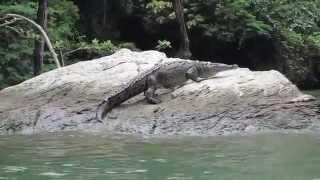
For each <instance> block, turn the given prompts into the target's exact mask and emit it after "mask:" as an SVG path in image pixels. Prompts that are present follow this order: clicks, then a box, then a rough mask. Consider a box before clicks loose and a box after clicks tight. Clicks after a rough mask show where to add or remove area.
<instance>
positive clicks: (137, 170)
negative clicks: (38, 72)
mask: <svg viewBox="0 0 320 180" xmlns="http://www.w3.org/2000/svg"><path fill="white" fill-rule="evenodd" d="M319 154H320V138H318V136H317V135H304V134H297V135H294V134H291V135H288V134H287V135H286V134H269V135H257V136H250V137H245V136H244V137H206V138H193V137H186V138H172V139H159V138H158V139H156V138H149V139H138V138H130V137H115V136H113V137H109V136H107V135H105V136H103V135H86V134H64V135H56V134H50V135H42V136H11V137H6V136H3V137H0V180H1V179H32V180H37V179H48V178H49V179H70V180H71V179H72V180H74V179H79V180H82V179H83V180H87V179H92V180H100V179H101V180H102V179H103V180H106V179H110V180H130V179H135V180H143V179H147V180H149V179H150V180H170V179H172V180H173V179H188V180H189V179H195V180H204V179H206V180H213V179H224V180H229V179H230V180H241V179H244V180H250V179H252V180H257V179H259V180H264V179H265V180H270V179H272V180H276V179H279V180H284V179H288V180H295V179H296V180H302V179H303V180H316V179H320V169H319V168H320V156H319Z"/></svg>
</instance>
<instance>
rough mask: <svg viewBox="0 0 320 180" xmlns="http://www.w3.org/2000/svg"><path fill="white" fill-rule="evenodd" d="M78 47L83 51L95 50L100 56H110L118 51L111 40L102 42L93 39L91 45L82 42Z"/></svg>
mask: <svg viewBox="0 0 320 180" xmlns="http://www.w3.org/2000/svg"><path fill="white" fill-rule="evenodd" d="M77 46H78V47H79V48H82V49H90V50H93V51H95V53H97V54H99V56H106V55H110V54H112V53H114V52H115V51H116V50H117V49H118V48H117V47H116V46H115V45H114V44H113V43H112V42H111V41H110V40H108V41H103V42H100V41H99V40H97V39H93V40H92V41H91V42H90V43H87V42H81V43H79V45H77Z"/></svg>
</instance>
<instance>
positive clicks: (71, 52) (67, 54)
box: [63, 47, 93, 57]
mask: <svg viewBox="0 0 320 180" xmlns="http://www.w3.org/2000/svg"><path fill="white" fill-rule="evenodd" d="M88 49H93V48H89V47H80V48H77V49H74V50H71V51H68V52H66V53H64V54H63V57H65V56H69V55H70V54H73V53H75V52H77V51H82V50H88Z"/></svg>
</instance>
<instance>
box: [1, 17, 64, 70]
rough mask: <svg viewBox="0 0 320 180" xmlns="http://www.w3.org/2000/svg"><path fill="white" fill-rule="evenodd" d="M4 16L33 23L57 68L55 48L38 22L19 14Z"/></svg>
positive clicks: (57, 61) (57, 60) (58, 65)
mask: <svg viewBox="0 0 320 180" xmlns="http://www.w3.org/2000/svg"><path fill="white" fill-rule="evenodd" d="M5 16H6V17H12V18H18V19H23V20H26V21H27V22H29V23H31V24H32V25H34V26H35V27H36V28H37V29H38V30H39V31H40V33H41V35H42V36H43V38H44V40H45V42H46V44H47V46H48V48H49V51H50V52H51V54H52V57H53V59H54V61H55V63H56V65H57V67H58V68H60V67H61V65H60V62H59V59H58V56H57V54H56V52H55V50H54V48H53V46H52V43H51V41H50V39H49V37H48V35H47V33H46V32H45V31H44V30H43V28H42V27H41V26H40V25H39V24H37V23H36V22H34V21H33V20H31V19H29V18H27V17H24V16H21V15H19V14H6V15H5Z"/></svg>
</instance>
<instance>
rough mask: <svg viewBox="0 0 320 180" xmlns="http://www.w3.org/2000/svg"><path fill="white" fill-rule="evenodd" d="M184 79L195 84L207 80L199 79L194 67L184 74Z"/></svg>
mask: <svg viewBox="0 0 320 180" xmlns="http://www.w3.org/2000/svg"><path fill="white" fill-rule="evenodd" d="M186 77H187V78H188V79H191V80H193V81H195V82H200V81H203V80H206V79H207V78H201V77H199V72H198V70H197V68H196V67H191V68H190V69H189V70H188V71H187V72H186Z"/></svg>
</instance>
